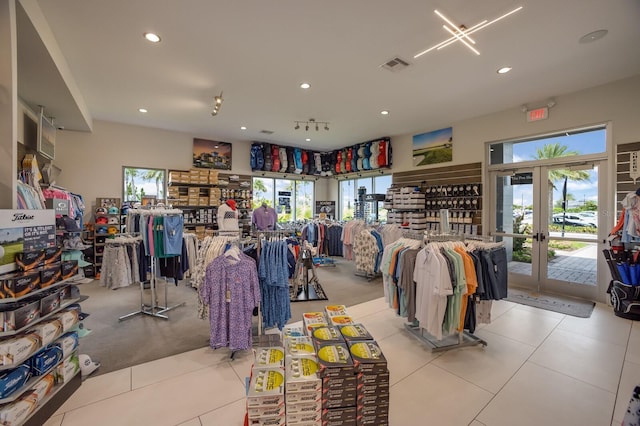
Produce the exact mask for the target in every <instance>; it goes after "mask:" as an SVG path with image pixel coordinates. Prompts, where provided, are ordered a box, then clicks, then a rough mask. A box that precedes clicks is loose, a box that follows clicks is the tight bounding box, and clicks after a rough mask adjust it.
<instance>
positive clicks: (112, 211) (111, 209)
mask: <svg viewBox="0 0 640 426" xmlns="http://www.w3.org/2000/svg"><path fill="white" fill-rule="evenodd" d="M108 211H109V214H120V209H119V208H117V207H115V206H111V207H109V210H108Z"/></svg>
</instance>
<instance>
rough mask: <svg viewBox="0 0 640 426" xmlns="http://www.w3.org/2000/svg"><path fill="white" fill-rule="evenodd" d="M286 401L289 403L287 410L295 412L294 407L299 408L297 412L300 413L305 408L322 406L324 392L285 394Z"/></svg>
mask: <svg viewBox="0 0 640 426" xmlns="http://www.w3.org/2000/svg"><path fill="white" fill-rule="evenodd" d="M285 401H286V403H287V410H289V409H290V408H291V409H292V410H293V409H294V408H293V407H297V408H295V410H296V411H300V410H302V409H304V407H303V406H310V405H314V404H321V403H322V392H317V391H311V392H287V393H286V394H285Z"/></svg>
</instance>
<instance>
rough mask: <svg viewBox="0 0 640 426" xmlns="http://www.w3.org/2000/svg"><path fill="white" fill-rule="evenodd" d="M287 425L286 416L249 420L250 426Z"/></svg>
mask: <svg viewBox="0 0 640 426" xmlns="http://www.w3.org/2000/svg"><path fill="white" fill-rule="evenodd" d="M286 424H287V420H286V417H285V416H279V417H263V418H259V419H249V426H285V425H286Z"/></svg>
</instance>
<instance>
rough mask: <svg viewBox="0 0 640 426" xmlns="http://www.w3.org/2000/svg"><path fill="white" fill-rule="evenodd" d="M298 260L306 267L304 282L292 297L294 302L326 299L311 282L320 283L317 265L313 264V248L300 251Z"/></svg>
mask: <svg viewBox="0 0 640 426" xmlns="http://www.w3.org/2000/svg"><path fill="white" fill-rule="evenodd" d="M298 262H300V263H302V266H303V268H304V272H303V274H304V283H303V284H302V286H301V287H300V288H297V289H296V295H295V296H294V298H292V299H291V301H292V302H309V301H312V300H325V299H323V298H321V297H320V296H319V295H318V293H317V292H316V290H315V288H314V287H313V286H310V285H309V283H315V284H320V281H319V280H318V276H317V275H316V269H315V265H314V264H313V255H312V254H311V250H309V249H304V250H302V251H301V252H300V257H299V258H298ZM309 272H311V280H309Z"/></svg>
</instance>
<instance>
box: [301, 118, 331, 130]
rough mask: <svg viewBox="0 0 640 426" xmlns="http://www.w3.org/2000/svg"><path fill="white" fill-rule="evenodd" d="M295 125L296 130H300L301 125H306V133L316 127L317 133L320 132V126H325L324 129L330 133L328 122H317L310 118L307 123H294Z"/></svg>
mask: <svg viewBox="0 0 640 426" xmlns="http://www.w3.org/2000/svg"><path fill="white" fill-rule="evenodd" d="M294 123H296V125H295V127H294V129H295V130H298V129H300V123H302V124H304V130H305V131H306V132H308V131H309V129H310V128H313V127H315V128H316V132H319V131H320V126H323V129H324V130H326V131H329V122H328V121H316V119H315V118H310V119H309V120H307V121H294Z"/></svg>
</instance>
